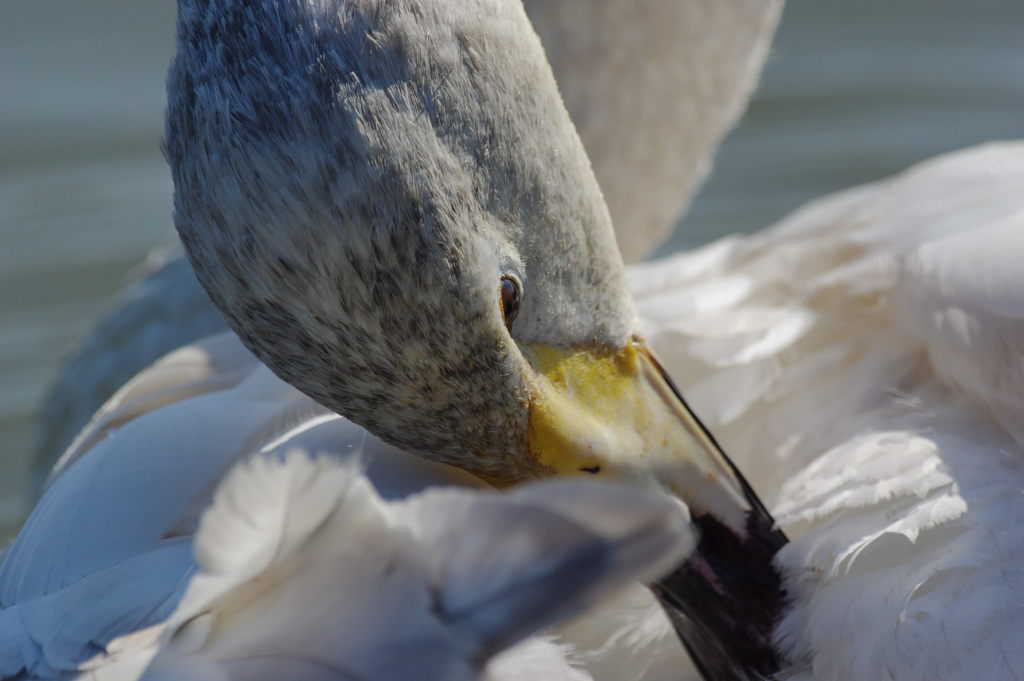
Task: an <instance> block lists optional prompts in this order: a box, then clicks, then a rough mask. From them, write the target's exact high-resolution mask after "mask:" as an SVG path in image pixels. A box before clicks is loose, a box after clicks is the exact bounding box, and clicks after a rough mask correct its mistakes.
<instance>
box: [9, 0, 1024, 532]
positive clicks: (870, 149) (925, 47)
mask: <svg viewBox="0 0 1024 681" xmlns="http://www.w3.org/2000/svg"><path fill="white" fill-rule="evenodd" d="M666 1H668V0H666ZM683 1H685V0H683ZM173 47H174V3H173V2H172V0H146V1H145V2H139V1H138V0H90V1H88V2H83V1H82V0H33V1H32V2H29V1H28V0H6V1H4V2H0V531H6V532H7V533H10V532H13V528H15V527H17V524H18V523H19V522H20V519H21V517H22V515H23V513H24V511H25V509H24V508H23V503H24V502H23V498H22V495H21V490H22V489H23V487H24V482H25V479H26V475H27V471H26V462H27V459H28V453H29V452H30V450H31V442H32V427H33V421H34V419H35V417H36V414H37V411H38V407H39V404H40V402H41V400H42V399H43V397H44V394H45V390H46V386H47V384H48V383H49V381H50V380H51V379H52V377H53V376H54V374H55V372H56V371H57V369H58V367H59V364H60V360H61V358H62V357H63V356H64V355H65V354H66V353H67V352H68V351H69V350H70V349H71V348H72V347H73V346H74V344H75V343H76V341H77V340H78V339H80V338H81V337H82V335H83V334H85V333H86V332H87V331H88V329H89V325H90V323H91V322H92V321H93V320H94V319H95V318H96V316H97V315H98V314H100V313H101V312H102V310H103V309H104V306H105V304H106V303H107V301H108V300H109V299H110V298H111V296H112V295H113V294H114V293H115V292H116V291H117V290H118V288H119V287H120V286H121V284H122V283H123V281H124V279H125V277H126V276H127V274H128V272H129V271H130V270H131V269H132V268H133V267H134V266H136V265H137V264H138V263H139V262H141V261H142V259H143V258H144V257H145V255H146V253H147V251H148V250H149V249H150V248H151V247H152V246H154V245H156V244H159V243H164V242H166V241H167V240H169V239H170V238H171V235H172V224H171V198H170V197H171V183H170V178H169V174H168V171H167V169H166V166H165V164H164V161H163V158H162V157H161V154H160V149H159V141H160V137H161V135H162V128H163V120H162V117H163V107H164V73H165V70H166V67H167V63H168V61H169V59H170V56H171V53H172V51H173ZM1018 137H1024V2H1022V1H1021V0H792V1H791V2H790V3H789V4H788V6H787V8H786V11H785V13H784V15H783V20H782V25H781V27H780V30H779V34H778V36H777V39H776V42H775V47H774V49H773V52H772V56H771V58H770V61H769V64H768V67H767V69H766V71H765V77H764V79H763V81H762V85H761V87H760V89H759V91H758V94H757V97H756V99H755V101H754V102H753V104H752V106H751V108H750V111H749V112H748V114H747V115H746V116H745V118H744V120H743V122H742V123H741V125H740V127H739V128H738V129H737V130H736V131H735V132H734V133H733V134H732V135H731V136H730V137H729V139H728V140H727V141H726V143H725V145H724V147H723V149H722V150H721V153H720V155H719V158H718V161H717V163H716V166H715V170H714V172H713V174H712V176H711V178H710V180H709V181H708V183H707V184H706V185H705V187H704V189H703V190H702V192H701V194H700V196H699V197H698V199H697V200H696V202H695V203H694V206H693V208H692V210H691V211H690V213H689V215H688V216H687V217H686V218H685V220H684V221H683V222H682V224H681V225H680V227H679V229H678V230H677V232H676V234H675V236H674V237H673V239H672V240H671V242H670V243H669V244H667V245H666V246H665V247H664V248H663V249H662V252H663V253H664V252H669V251H672V250H676V249H678V248H684V247H691V246H694V245H698V244H701V243H704V242H706V241H709V240H711V239H714V238H716V237H718V236H722V235H724V234H728V233H732V232H737V231H742V232H750V231H754V230H756V229H759V228H760V227H763V226H766V225H768V224H770V223H772V222H773V221H775V220H776V219H778V218H780V217H781V216H783V215H784V214H786V213H787V212H789V211H790V210H792V209H794V208H796V207H797V206H799V205H800V204H802V203H804V202H805V201H807V200H809V199H812V198H814V197H816V196H821V195H823V194H826V193H828V192H831V191H835V190H838V189H842V188H845V187H848V186H851V185H855V184H860V183H863V182H869V181H872V180H876V179H880V178H883V177H885V176H887V175H890V174H892V173H894V172H897V171H899V170H902V169H903V168H905V167H907V166H909V165H911V164H913V163H916V162H918V161H920V160H923V159H925V158H928V157H930V156H933V155H935V154H938V153H941V152H944V151H950V150H953V149H957V148H961V147H964V146H968V145H972V144H977V143H980V142H985V141H988V140H993V139H1010V138H1018Z"/></svg>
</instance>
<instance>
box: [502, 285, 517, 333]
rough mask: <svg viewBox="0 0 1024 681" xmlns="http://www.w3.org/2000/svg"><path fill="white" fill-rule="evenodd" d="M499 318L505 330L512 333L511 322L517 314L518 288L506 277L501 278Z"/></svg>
mask: <svg viewBox="0 0 1024 681" xmlns="http://www.w3.org/2000/svg"><path fill="white" fill-rule="evenodd" d="M500 291H501V318H502V320H503V321H504V322H505V328H506V329H508V332H509V333H512V322H514V321H515V320H516V315H517V314H519V286H518V285H517V284H516V282H514V281H513V280H511V279H509V278H508V277H502V278H501V288H500Z"/></svg>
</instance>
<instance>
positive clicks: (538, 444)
mask: <svg viewBox="0 0 1024 681" xmlns="http://www.w3.org/2000/svg"><path fill="white" fill-rule="evenodd" d="M520 349H521V350H522V351H523V354H524V356H525V357H526V358H527V360H528V361H529V363H530V365H531V367H532V370H533V375H532V376H531V377H530V384H531V388H532V390H533V395H532V398H531V402H530V427H529V434H528V445H527V446H528V449H529V451H530V454H531V455H532V456H533V457H535V458H536V460H537V462H538V463H539V464H541V465H542V466H544V467H546V468H547V469H549V470H551V471H552V472H553V473H554V474H555V475H586V474H592V475H599V476H603V477H611V478H619V479H626V480H631V481H635V482H639V483H641V484H652V485H655V486H658V487H661V488H662V489H665V490H667V491H669V492H670V493H672V494H674V495H675V496H677V497H678V498H680V499H681V500H682V501H683V502H685V503H686V504H687V506H689V508H690V515H691V517H692V518H693V523H694V525H695V529H696V530H697V532H698V533H699V536H700V542H699V544H698V546H697V549H696V550H695V552H694V553H693V554H692V555H691V556H690V557H689V558H688V559H687V560H686V562H684V563H683V564H682V565H680V566H679V567H678V568H677V569H676V570H675V571H674V572H672V573H671V574H670V575H668V576H667V577H665V578H664V579H662V580H661V581H660V582H658V583H657V584H655V585H654V586H652V589H653V590H654V592H655V594H656V595H657V596H658V598H659V599H660V600H661V602H662V605H663V606H664V607H665V609H666V611H667V613H668V615H669V619H671V620H672V623H673V625H674V626H675V628H676V631H677V633H678V634H679V637H680V639H682V641H683V643H684V645H686V647H687V649H688V650H689V651H690V654H691V656H692V657H693V658H694V661H695V663H696V664H697V666H698V668H699V669H700V670H701V672H702V673H703V674H704V677H705V678H706V679H709V680H711V681H727V680H729V681H735V680H746V679H756V678H766V677H769V676H771V675H772V674H773V673H774V672H776V671H778V668H779V661H778V659H777V657H776V655H775V653H774V651H773V649H772V645H771V630H772V627H773V626H774V624H775V622H776V621H777V619H778V618H779V617H780V616H781V614H782V612H783V608H784V605H785V595H784V592H783V591H782V587H781V581H780V578H779V574H778V572H777V571H776V569H775V567H774V566H773V564H772V559H773V557H774V556H775V553H776V552H777V551H778V549H779V548H780V547H781V546H782V545H783V544H785V543H786V538H785V536H784V535H783V534H782V532H781V531H780V530H778V529H777V528H776V527H775V524H774V521H773V520H772V518H771V516H770V515H769V514H768V512H767V511H766V510H765V508H764V506H763V505H762V504H761V502H760V501H759V500H758V499H757V497H756V495H755V494H754V493H753V491H752V490H751V488H750V486H749V485H748V484H747V482H746V480H744V479H743V476H742V475H740V473H739V471H738V470H737V469H736V467H735V466H734V465H733V464H732V462H731V461H729V459H728V457H726V455H725V454H724V453H723V452H722V450H721V449H720V448H719V447H718V445H717V443H716V442H715V440H714V438H713V437H712V436H711V434H710V433H709V432H708V431H707V429H706V428H704V426H703V425H702V424H701V423H700V421H699V420H698V419H697V417H696V416H695V415H694V414H693V413H692V412H691V411H690V409H689V407H687V406H686V403H685V402H684V401H683V399H682V396H681V395H680V394H679V392H678V391H677V390H676V388H675V386H674V385H673V384H672V382H671V380H670V379H669V378H668V376H667V375H666V373H665V372H664V370H663V369H662V368H661V366H660V365H659V364H658V362H657V360H656V359H655V357H654V355H653V353H652V352H651V350H650V349H649V348H648V347H647V345H646V344H645V343H644V342H643V341H639V340H638V341H635V342H633V343H631V344H630V345H628V346H627V347H625V348H622V349H618V350H612V351H608V350H594V349H566V348H555V347H552V346H548V345H541V344H532V345H527V344H522V345H520Z"/></svg>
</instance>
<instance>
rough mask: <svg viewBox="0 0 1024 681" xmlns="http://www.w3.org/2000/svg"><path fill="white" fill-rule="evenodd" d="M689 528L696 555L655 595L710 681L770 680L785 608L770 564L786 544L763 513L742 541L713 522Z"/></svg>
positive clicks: (754, 516) (701, 520)
mask: <svg viewBox="0 0 1024 681" xmlns="http://www.w3.org/2000/svg"><path fill="white" fill-rule="evenodd" d="M693 522H694V524H695V525H696V526H697V528H698V529H699V531H700V537H701V539H700V542H699V544H698V545H697V549H696V550H695V551H694V553H693V554H692V555H691V556H690V557H689V558H688V559H687V561H686V562H685V563H683V564H682V565H681V566H680V567H679V568H678V569H677V570H676V571H675V572H673V573H672V574H670V575H669V576H667V577H665V578H664V579H662V580H661V581H660V582H658V583H657V584H655V585H654V586H653V587H652V589H653V591H654V593H655V595H656V596H657V597H658V599H659V600H660V601H661V603H662V606H663V607H664V608H665V610H666V612H667V613H668V616H669V619H670V620H671V622H672V625H673V626H674V627H675V630H676V633H677V634H678V635H679V638H680V640H681V641H682V642H683V645H684V646H686V648H687V650H688V651H689V653H690V656H691V657H692V658H693V661H694V664H695V665H696V666H697V669H698V670H699V671H700V672H701V674H702V675H703V677H704V678H705V679H706V680H707V681H754V680H756V679H767V678H771V677H772V676H773V675H775V674H776V673H777V672H778V671H779V669H780V666H781V660H780V659H779V656H778V654H777V653H776V652H775V649H774V647H773V646H772V630H773V628H774V627H775V624H776V623H777V622H778V621H779V619H780V618H781V616H782V615H783V613H784V611H785V608H786V605H787V600H786V595H785V591H784V590H783V588H782V580H781V577H780V575H779V573H778V570H777V569H776V568H775V566H774V564H773V558H774V556H775V554H776V553H777V552H778V550H779V549H780V548H781V547H782V546H783V545H784V544H785V543H786V537H785V535H784V534H783V533H782V532H781V531H780V530H779V529H777V528H775V527H774V526H773V525H772V522H771V516H769V515H768V514H767V513H766V512H763V510H762V509H755V510H754V511H752V512H751V513H750V515H749V516H748V522H747V533H746V536H745V537H740V536H737V535H736V534H735V533H734V532H733V531H732V530H730V529H729V528H728V527H726V526H724V525H723V524H721V523H720V522H719V521H717V520H716V519H715V518H713V517H711V516H710V515H705V516H701V517H697V518H694V521H693Z"/></svg>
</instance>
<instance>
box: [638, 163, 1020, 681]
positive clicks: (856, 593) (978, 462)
mask: <svg viewBox="0 0 1024 681" xmlns="http://www.w3.org/2000/svg"><path fill="white" fill-rule="evenodd" d="M1022 190H1024V144H1021V143H1004V144H994V145H989V146H984V147H979V148H976V149H970V150H966V151H963V152H958V153H955V154H950V155H947V156H944V157H940V158H937V159H935V160H932V161H929V162H927V163H924V164H922V165H920V166H918V167H916V168H913V169H911V170H909V171H907V172H905V173H904V174H902V175H900V176H897V177H895V178H893V179H891V180H888V181H885V182H880V183H878V184H875V185H870V186H866V187H861V188H857V189H853V190H850V191H848V192H844V193H842V194H839V195H836V196H833V197H829V198H826V199H822V200H820V201H817V202H815V203H813V204H811V205H809V206H807V207H805V208H803V209H801V210H800V211H798V212H797V213H795V214H794V215H793V216H791V217H789V218H787V219H786V220H783V221H782V223H781V224H779V225H777V226H776V227H774V228H772V229H770V230H767V231H765V232H763V233H761V234H757V235H754V236H752V237H748V238H731V239H726V240H723V241H719V242H716V243H714V244H711V245H709V246H707V247H705V248H703V249H700V250H699V251H696V252H693V253H685V254H680V255H678V256H675V257H670V258H667V259H665V260H662V261H658V262H653V263H649V264H646V265H642V266H638V267H636V268H634V269H633V270H632V271H631V273H630V275H631V278H630V283H631V286H632V287H633V291H634V294H635V295H636V297H637V300H638V301H639V306H640V310H641V315H642V317H643V319H644V324H645V328H646V330H647V333H648V334H649V338H650V339H651V342H652V343H653V344H654V346H655V347H656V348H657V349H658V350H659V352H660V353H661V356H662V357H663V358H664V360H665V363H666V366H667V367H668V368H669V370H671V371H673V374H674V375H676V376H680V377H683V379H682V384H681V386H680V387H681V389H682V390H683V391H684V392H685V394H687V395H688V396H689V399H690V400H691V403H692V404H693V406H694V408H695V409H696V411H697V413H699V414H700V415H701V416H702V418H704V419H705V420H706V422H709V423H710V424H713V425H711V428H712V429H713V430H714V432H715V433H716V435H717V436H718V437H719V438H721V441H722V442H723V444H724V446H725V447H726V449H727V451H729V452H730V453H731V454H732V455H733V457H734V459H735V460H736V461H737V463H738V465H740V466H741V467H743V469H744V470H745V471H749V472H750V474H751V479H752V480H754V481H755V482H754V484H755V485H756V486H757V489H758V490H759V491H760V492H761V493H762V494H763V495H764V496H765V497H766V499H767V500H768V501H767V503H768V505H769V508H771V509H772V511H773V513H774V514H775V517H776V518H777V519H778V520H779V522H780V523H782V525H783V526H784V527H785V528H786V531H787V533H788V534H789V536H790V537H791V538H792V541H791V543H790V544H789V545H787V546H786V547H785V548H784V549H783V550H782V551H781V552H780V554H779V562H780V564H781V565H782V566H783V568H784V572H785V574H786V575H787V591H788V593H789V594H790V596H791V598H792V599H793V607H792V609H791V610H790V611H789V612H788V614H787V615H786V617H785V618H784V619H783V620H782V621H781V623H780V624H779V626H778V628H777V630H776V637H777V645H778V646H779V647H780V649H781V650H784V651H785V652H786V654H787V657H788V658H789V660H790V662H791V664H792V665H793V666H792V668H791V670H790V672H789V674H790V675H791V676H793V677H794V678H806V679H811V678H814V679H839V678H842V679H900V680H904V679H977V678H985V679H1011V678H1017V677H1019V676H1020V674H1021V673H1022V671H1024V656H1022V655H1021V653H1020V647H1019V646H1018V645H1017V644H1016V641H1017V640H1019V638H1020V635H1021V632H1022V629H1024V607H1022V603H1024V598H1022V597H1024V572H1022V570H1021V566H1022V565H1024V533H1022V532H1021V531H1020V530H1019V527H1020V526H1021V522H1020V518H1021V514H1022V513H1024V497H1022V495H1021V489H1024V487H1022V483H1024V450H1022V444H1024V438H1022V437H1021V435H1022V431H1021V426H1020V420H1019V414H1020V413H1021V409H1022V408H1024V392H1022V391H1024V381H1022V377H1021V373H1020V368H1021V359H1020V358H1021V357H1022V356H1024V346H1022V345H1021V342H1022V341H1021V339H1022V338H1024V334H1022V332H1021V331H1022V328H1024V327H1022V324H1024V307H1022V301H1024V297H1022V291H1024V274H1022V271H1021V269H1020V268H1019V267H1017V265H1016V263H1017V262H1019V259H1020V257H1021V256H1022V255H1024V203H1022V201H1021V197H1022V196H1024V193H1022Z"/></svg>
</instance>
